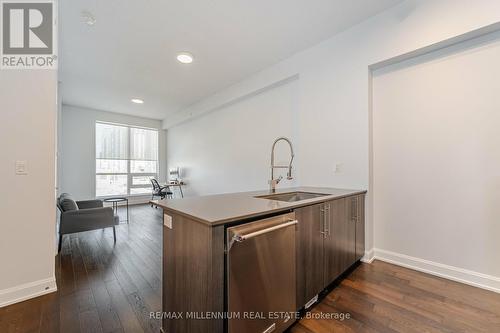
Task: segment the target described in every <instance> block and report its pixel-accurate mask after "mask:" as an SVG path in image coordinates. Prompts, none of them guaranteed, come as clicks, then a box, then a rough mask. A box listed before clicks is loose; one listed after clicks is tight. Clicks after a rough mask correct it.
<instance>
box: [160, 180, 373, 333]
mask: <svg viewBox="0 0 500 333" xmlns="http://www.w3.org/2000/svg"><path fill="white" fill-rule="evenodd" d="M365 193H366V191H362V190H347V189H334V188H321V187H320V188H318V187H298V188H286V189H281V190H278V191H276V193H272V195H273V196H270V194H271V193H269V192H268V191H254V192H241V193H231V194H220V195H210V196H201V197H192V198H184V199H176V200H160V201H155V203H157V204H158V206H160V207H162V208H163V211H164V228H163V311H164V314H163V316H164V318H163V322H162V325H163V330H164V331H165V332H175V333H182V332H204V333H205V332H214V333H221V332H226V331H227V332H231V333H232V332H236V331H237V332H244V329H243V328H242V326H238V325H239V324H241V323H242V322H239V324H238V321H237V320H234V319H231V318H229V319H226V318H224V316H228V315H230V314H231V311H232V310H233V308H234V304H235V303H236V301H233V300H234V299H236V298H235V297H234V294H235V290H236V292H237V293H240V292H242V290H245V289H246V288H242V286H239V287H238V288H239V289H235V288H234V285H235V284H236V282H234V277H233V276H232V275H231V274H233V275H235V274H236V273H231V272H233V271H234V272H237V270H235V269H234V268H233V267H232V266H230V263H231V262H234V260H233V261H231V260H229V258H230V256H229V254H228V253H229V250H230V249H231V246H232V245H233V242H234V240H236V241H238V242H240V241H242V240H243V239H244V237H241V236H240V235H238V234H237V232H236V231H235V230H238V228H239V229H243V230H245V228H246V233H247V236H251V237H254V236H256V235H261V234H262V232H260V231H256V230H257V229H255V228H256V227H255V228H254V229H252V226H253V225H257V222H256V221H263V222H261V223H265V224H266V227H267V229H265V230H269V231H273V230H276V231H273V232H270V233H269V235H271V234H275V235H277V233H278V232H280V230H277V229H280V228H282V226H288V227H289V228H288V229H290V230H292V231H293V232H289V236H287V237H288V238H287V240H288V242H287V243H286V244H287V245H286V246H288V247H287V249H288V250H290V249H291V251H287V252H285V255H281V257H277V258H283V260H281V259H280V260H278V259H276V260H275V259H272V260H271V259H268V260H271V261H270V263H269V262H268V263H267V264H270V265H271V266H272V265H274V264H273V263H278V262H279V263H280V264H281V261H283V262H284V263H283V264H282V265H283V267H282V268H283V269H285V268H286V269H288V270H289V271H290V272H293V273H289V274H288V275H283V277H287V276H288V277H290V279H287V281H284V280H283V277H281V278H282V280H283V283H282V285H283V286H287V285H293V290H289V292H288V293H287V294H282V295H285V296H286V295H288V294H293V297H292V298H290V300H289V303H290V302H293V311H296V310H300V309H303V308H304V307H305V306H306V305H307V306H310V305H311V304H314V302H315V301H316V300H317V297H318V294H320V293H321V292H322V291H323V290H324V289H325V288H327V287H328V285H330V283H331V282H333V281H334V280H335V279H337V278H338V277H339V276H341V274H342V273H343V272H345V271H346V270H348V269H349V267H351V266H352V265H354V264H355V263H356V262H357V261H358V260H359V259H360V258H361V257H362V256H363V255H364V197H365ZM292 224H293V226H292V227H291V228H290V226H291V225H292ZM242 227H243V228H242ZM281 231H282V232H284V231H285V228H283V229H282V230H281ZM235 233H236V234H235ZM280 234H281V233H280ZM228 235H229V236H228ZM269 235H265V237H269ZM283 235H284V233H283ZM265 237H263V236H261V238H262V239H264V240H265ZM258 238H259V237H255V238H253V239H252V241H255V239H258ZM290 240H292V242H293V244H292V245H293V247H291V245H290V242H291V241H290ZM284 241H285V239H284V238H282V239H279V238H276V239H274V240H271V238H269V240H268V243H263V244H264V245H262V244H261V245H258V243H255V244H253V243H251V242H247V243H245V244H253V245H252V246H253V247H252V248H253V249H255V251H256V252H257V251H260V252H259V254H258V258H254V259H255V265H254V266H255V269H253V270H249V272H252V274H254V273H255V271H260V270H262V271H268V270H269V269H271V268H272V267H271V266H269V267H267V266H265V264H266V263H265V261H266V258H273V255H275V254H276V251H278V250H279V248H273V244H274V246H276V244H281V243H280V242H284ZM284 244H285V243H283V246H285V245H284ZM282 248H283V247H282ZM266 251H268V252H266ZM235 252H236V251H235ZM290 252H293V258H292V257H290V260H288V259H287V255H286V253H290ZM246 256H247V257H246V258H247V259H245V260H249V259H248V253H246ZM256 256H257V254H256ZM290 256H291V255H290ZM292 259H293V260H292ZM250 260H252V258H250ZM273 260H274V261H273ZM252 262H254V261H252ZM238 269H239V270H241V268H238ZM278 273H279V272H278ZM257 274H260V272H258V273H257ZM282 274H283V273H282ZM291 275H293V277H291ZM270 276H276V274H271V275H270ZM243 278H244V277H243ZM241 279H242V278H240V280H241ZM260 280H263V281H266V282H262V288H261V289H265V288H266V287H267V285H268V284H270V283H272V281H271V280H269V277H264V278H259V279H256V281H257V282H256V285H258V282H259V281H260ZM230 285H231V286H232V287H233V288H230V287H229V286H230ZM248 288H250V286H248ZM252 288H254V289H255V288H256V287H255V286H252ZM275 289H276V288H275ZM277 289H279V288H277ZM259 293H260V289H257V291H256V292H254V294H259ZM262 293H265V290H263V291H262ZM278 295H279V294H278ZM240 296H241V295H240ZM250 296H252V297H251V298H252V300H250V299H249V300H248V303H249V304H250V303H252V302H253V303H252V304H262V303H258V301H255V300H254V299H253V298H254V297H253V295H250ZM264 296H265V295H263V297H264ZM268 296H269V295H268ZM230 299H231V301H229V300H230ZM259 301H262V300H259ZM240 303H241V302H240ZM243 303H244V302H243ZM276 307H277V308H279V307H280V306H279V305H276ZM289 308H290V307H288V308H287V309H289ZM280 310H281V309H280ZM273 311H274V310H273ZM289 319H293V318H288V317H287V318H286V319H285V320H284V322H288V323H287V324H286V325H287V326H289V325H290V324H291V323H293V321H294V320H289ZM255 320H262V319H259V318H257V319H255ZM266 320H267V318H266ZM264 321H265V320H263V322H264ZM277 321H278V322H277V323H272V325H271V326H269V328H268V330H261V331H260V332H263V331H266V332H272V331H275V332H279V331H281V326H280V325H281V324H282V322H283V321H282V322H279V320H277ZM228 322H229V324H228ZM247 323H253V322H252V321H247ZM266 325H267V324H266ZM236 327H238V329H237V330H236ZM266 327H267V326H266ZM247 331H248V332H251V331H252V330H250V329H248V330H247Z"/></svg>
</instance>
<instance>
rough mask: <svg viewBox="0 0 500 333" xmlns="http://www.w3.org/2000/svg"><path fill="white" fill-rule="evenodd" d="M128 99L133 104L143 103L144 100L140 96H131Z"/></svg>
mask: <svg viewBox="0 0 500 333" xmlns="http://www.w3.org/2000/svg"><path fill="white" fill-rule="evenodd" d="M130 101H131V102H132V103H135V104H144V101H143V100H142V99H140V98H132V99H131V100H130Z"/></svg>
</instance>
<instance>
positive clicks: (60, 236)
mask: <svg viewBox="0 0 500 333" xmlns="http://www.w3.org/2000/svg"><path fill="white" fill-rule="evenodd" d="M62 237H63V234H59V244H58V245H57V253H59V252H61V246H62V239H63V238H62Z"/></svg>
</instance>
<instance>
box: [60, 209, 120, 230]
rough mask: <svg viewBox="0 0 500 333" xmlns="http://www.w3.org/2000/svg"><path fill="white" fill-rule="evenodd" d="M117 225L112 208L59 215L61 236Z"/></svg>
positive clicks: (82, 210) (80, 210) (76, 211)
mask: <svg viewBox="0 0 500 333" xmlns="http://www.w3.org/2000/svg"><path fill="white" fill-rule="evenodd" d="M117 224H118V219H117V218H115V216H114V213H113V208H111V207H102V208H89V209H79V210H72V211H67V212H64V213H62V214H61V225H60V233H61V234H70V233H74V232H82V231H90V230H96V229H103V228H107V227H112V226H114V225H117Z"/></svg>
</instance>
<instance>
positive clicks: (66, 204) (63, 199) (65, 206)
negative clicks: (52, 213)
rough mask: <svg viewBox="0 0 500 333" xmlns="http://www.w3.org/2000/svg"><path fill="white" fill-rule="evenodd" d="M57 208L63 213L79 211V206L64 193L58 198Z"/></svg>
mask: <svg viewBox="0 0 500 333" xmlns="http://www.w3.org/2000/svg"><path fill="white" fill-rule="evenodd" d="M57 208H59V210H60V211H61V213H62V212H66V211H69V210H78V205H77V204H76V202H75V200H73V198H72V197H71V195H69V194H68V193H63V194H61V195H60V196H59V198H57Z"/></svg>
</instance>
